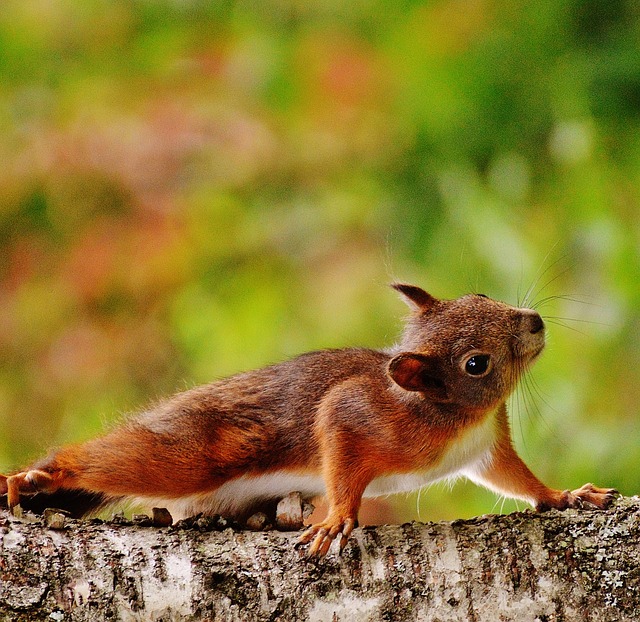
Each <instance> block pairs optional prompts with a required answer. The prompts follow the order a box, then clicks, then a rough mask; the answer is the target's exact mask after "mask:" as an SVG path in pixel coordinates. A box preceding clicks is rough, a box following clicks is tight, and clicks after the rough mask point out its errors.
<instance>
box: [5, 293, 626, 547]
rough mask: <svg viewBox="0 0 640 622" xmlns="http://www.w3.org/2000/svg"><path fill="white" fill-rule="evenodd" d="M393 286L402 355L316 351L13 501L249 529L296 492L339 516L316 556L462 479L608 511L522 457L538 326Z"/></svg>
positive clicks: (238, 384)
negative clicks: (396, 496)
mask: <svg viewBox="0 0 640 622" xmlns="http://www.w3.org/2000/svg"><path fill="white" fill-rule="evenodd" d="M392 287H393V288H395V289H396V290H397V291H398V292H400V294H402V296H403V297H404V299H405V301H406V302H407V303H408V304H409V306H410V307H411V309H412V313H411V315H410V316H409V318H408V319H407V321H406V325H405V328H404V331H403V333H402V337H401V339H400V341H399V343H398V344H397V345H395V346H394V347H391V348H389V349H387V350H372V349H364V348H362V349H358V348H347V349H338V350H322V351H317V352H310V353H306V354H302V355H300V356H298V357H296V358H293V359H291V360H288V361H285V362H282V363H278V364H275V365H272V366H269V367H265V368H262V369H258V370H255V371H249V372H244V373H239V374H237V375H233V376H231V377H229V378H227V379H223V380H219V381H216V382H213V383H211V384H207V385H203V386H198V387H195V388H193V389H190V390H187V391H184V392H182V393H178V394H176V395H174V396H173V397H170V398H169V399H167V400H165V401H162V402H160V403H159V404H157V405H155V406H153V407H151V408H149V409H148V410H146V411H143V412H141V413H139V414H137V415H135V416H133V417H131V418H129V419H128V420H126V422H125V423H124V424H122V425H120V426H117V427H115V428H114V429H113V430H111V431H109V432H107V433H106V434H105V435H103V436H101V437H98V438H95V439H93V440H89V441H87V442H84V443H80V444H75V445H69V446H65V447H62V448H61V449H58V450H57V451H54V452H53V453H52V454H51V455H50V456H49V457H48V458H46V459H44V460H41V461H39V462H36V463H35V464H33V465H32V466H30V467H28V468H26V469H24V470H22V471H20V472H17V473H15V474H13V475H9V476H4V475H0V495H7V505H8V507H9V508H10V509H15V508H16V507H17V506H19V504H20V503H21V501H22V502H23V503H26V504H27V506H29V503H31V507H32V508H36V509H37V508H41V509H44V508H46V507H56V508H60V509H66V510H68V511H70V512H71V513H72V515H74V516H77V517H79V516H83V515H86V514H88V513H91V512H94V511H96V510H97V509H98V508H100V507H103V506H104V505H106V504H110V503H113V502H116V501H119V500H135V501H143V502H147V503H154V504H156V505H158V504H163V505H164V507H167V508H169V510H170V511H171V512H172V513H173V514H174V516H175V515H176V514H183V515H189V514H190V513H191V514H195V513H197V512H205V513H210V514H213V513H217V514H223V515H226V516H230V517H239V516H243V515H247V514H246V513H247V512H249V511H250V508H251V507H253V506H254V505H255V504H257V503H259V502H261V501H265V502H266V501H272V500H274V499H277V498H280V497H282V496H284V495H286V494H287V493H289V492H291V491H292V490H296V491H300V492H301V493H302V495H303V497H305V498H312V497H315V496H318V495H322V494H324V495H326V497H327V500H328V514H327V517H326V518H325V520H324V521H322V522H320V523H317V524H313V525H311V526H310V527H308V528H307V530H306V531H305V532H304V533H303V534H302V536H301V537H300V540H299V542H300V543H301V544H309V543H310V546H309V547H308V555H309V556H316V557H322V556H324V555H326V553H327V552H328V550H329V548H330V546H331V544H332V542H333V541H334V540H335V539H337V538H338V536H339V540H338V542H339V550H340V551H341V550H342V549H343V548H344V546H345V544H346V542H347V539H348V537H349V535H350V534H351V532H352V530H353V529H354V527H355V526H356V524H357V515H358V509H359V506H360V503H361V500H362V498H363V497H373V496H379V495H387V494H390V493H394V492H401V491H405V492H406V491H410V490H416V489H419V488H421V487H423V486H425V485H427V484H429V483H431V482H434V481H437V480H440V479H443V478H450V477H453V476H460V475H463V476H466V477H467V478H469V479H470V480H472V481H474V482H476V483H478V484H481V485H483V486H485V487H487V488H489V489H491V490H493V491H496V492H498V493H500V494H502V495H506V496H508V497H512V498H516V499H522V500H525V501H527V502H529V503H531V504H532V505H533V506H534V507H535V508H536V509H538V510H545V509H549V508H557V509H564V508H573V507H582V506H583V505H584V506H588V507H595V508H606V507H607V506H608V505H609V504H610V503H611V501H612V500H613V498H614V496H615V494H616V492H617V491H615V490H614V489H611V488H597V487H595V486H593V485H592V484H585V485H584V486H582V487H581V488H578V489H577V490H573V491H569V490H564V491H563V490H554V489H551V488H548V487H547V486H545V485H544V484H543V483H542V482H541V481H539V480H538V479H537V478H536V476H535V475H534V474H533V473H532V472H531V471H530V470H529V468H528V467H527V466H526V465H525V463H524V462H523V461H522V460H521V459H520V457H519V456H518V455H517V453H516V451H515V449H514V447H513V443H512V440H511V435H510V428H509V422H508V417H507V407H506V399H507V397H508V396H509V394H510V393H511V392H512V391H513V390H514V388H515V386H516V384H517V382H518V380H519V378H520V377H521V376H522V374H523V372H524V371H525V370H526V369H527V368H529V366H530V365H531V364H532V363H533V362H534V361H535V360H536V359H537V358H538V356H539V355H540V353H541V352H542V350H543V348H544V344H545V324H544V321H543V319H542V318H541V316H540V315H539V314H538V313H537V312H536V311H534V310H532V309H527V308H517V307H513V306H509V305H507V304H505V303H503V302H498V301H496V300H493V299H491V298H488V297H487V296H485V295H483V294H469V295H465V296H463V297H461V298H458V299H455V300H441V299H437V298H435V297H433V296H432V295H430V294H428V293H427V292H426V291H424V290H423V289H421V288H420V287H417V286H414V285H408V284H405V283H394V284H392Z"/></svg>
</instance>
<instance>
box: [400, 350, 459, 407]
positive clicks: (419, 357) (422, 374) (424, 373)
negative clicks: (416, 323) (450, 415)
mask: <svg viewBox="0 0 640 622" xmlns="http://www.w3.org/2000/svg"><path fill="white" fill-rule="evenodd" d="M387 373H388V374H389V377H390V378H391V379H392V380H393V381H394V382H395V383H396V384H397V385H398V386H400V387H402V388H403V389H404V390H405V391H417V392H419V393H424V394H425V395H426V396H427V397H429V398H431V399H432V400H433V401H434V402H447V401H448V400H449V395H448V392H447V386H446V383H445V381H444V377H443V374H442V372H441V370H440V366H439V363H438V360H437V358H436V357H432V356H427V355H424V354H418V353H416V352H403V353H402V354H398V355H397V356H395V357H393V358H392V359H391V360H390V361H389V366H388V367H387Z"/></svg>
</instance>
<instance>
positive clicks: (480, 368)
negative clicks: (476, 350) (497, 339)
mask: <svg viewBox="0 0 640 622" xmlns="http://www.w3.org/2000/svg"><path fill="white" fill-rule="evenodd" d="M489 359H490V357H489V355H488V354H476V355H475V356H472V357H471V358H470V359H469V360H468V361H467V362H466V363H465V365H464V370H465V371H466V372H467V373H468V374H469V375H470V376H482V374H484V373H485V372H486V371H487V369H489Z"/></svg>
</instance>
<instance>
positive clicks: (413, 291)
mask: <svg viewBox="0 0 640 622" xmlns="http://www.w3.org/2000/svg"><path fill="white" fill-rule="evenodd" d="M391 287H393V289H395V290H396V291H397V292H400V293H401V294H402V295H403V297H404V300H405V302H406V303H407V304H408V305H409V306H410V307H411V308H412V309H413V310H414V311H423V312H424V311H429V309H431V308H432V307H433V306H434V305H435V304H436V302H438V299H437V298H434V297H433V296H432V295H431V294H428V293H427V292H425V291H424V289H422V288H420V287H418V286H417V285H408V284H407V283H391Z"/></svg>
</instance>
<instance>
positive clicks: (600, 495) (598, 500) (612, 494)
mask: <svg viewBox="0 0 640 622" xmlns="http://www.w3.org/2000/svg"><path fill="white" fill-rule="evenodd" d="M617 494H618V491H617V490H616V489H615V488H598V487H596V486H594V485H593V484H585V485H584V486H581V487H580V488H576V490H564V491H562V492H560V491H557V493H556V494H555V495H554V496H553V497H552V498H550V499H545V500H544V501H541V502H539V503H538V505H537V506H536V509H538V510H539V511H544V510H548V509H551V508H555V509H557V510H565V509H567V508H585V509H587V508H592V509H600V510H604V509H606V508H608V507H609V506H610V505H611V503H612V502H613V500H614V499H615V498H616V495H617Z"/></svg>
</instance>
